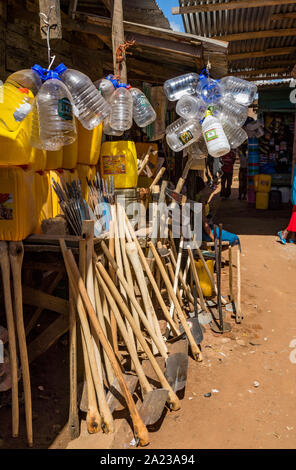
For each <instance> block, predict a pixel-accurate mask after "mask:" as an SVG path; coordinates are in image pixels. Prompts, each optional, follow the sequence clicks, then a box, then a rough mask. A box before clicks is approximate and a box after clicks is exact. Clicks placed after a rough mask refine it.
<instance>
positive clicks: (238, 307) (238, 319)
mask: <svg viewBox="0 0 296 470" xmlns="http://www.w3.org/2000/svg"><path fill="white" fill-rule="evenodd" d="M241 321H242V314H241V269H240V249H239V248H238V250H237V301H236V322H237V323H241Z"/></svg>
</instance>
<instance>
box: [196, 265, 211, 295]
mask: <svg viewBox="0 0 296 470" xmlns="http://www.w3.org/2000/svg"><path fill="white" fill-rule="evenodd" d="M194 261H195V267H196V271H197V275H198V278H199V282H200V287H201V290H202V292H203V295H204V296H205V297H212V295H213V287H212V283H211V280H210V278H209V276H208V273H207V271H206V270H205V268H204V265H203V263H202V261H201V260H194ZM206 264H207V266H208V268H209V271H210V273H211V275H212V276H213V275H214V260H212V259H209V260H206Z"/></svg>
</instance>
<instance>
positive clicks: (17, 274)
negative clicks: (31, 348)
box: [9, 242, 33, 447]
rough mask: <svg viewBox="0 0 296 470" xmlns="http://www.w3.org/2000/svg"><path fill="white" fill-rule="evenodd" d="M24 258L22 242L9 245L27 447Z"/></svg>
mask: <svg viewBox="0 0 296 470" xmlns="http://www.w3.org/2000/svg"><path fill="white" fill-rule="evenodd" d="M23 257H24V247H23V244H22V242H10V243H9V258H10V265H11V271H12V277H13V291H14V306H15V321H16V329H17V336H18V344H19V351H20V359H21V366H22V376H23V386H24V396H25V415H26V428H27V439H28V445H29V447H32V446H33V424H32V395H31V379H30V369H29V361H28V351H27V342H26V333H25V327H24V316H23V298H22V263H23Z"/></svg>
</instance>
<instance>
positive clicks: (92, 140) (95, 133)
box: [77, 121, 103, 165]
mask: <svg viewBox="0 0 296 470" xmlns="http://www.w3.org/2000/svg"><path fill="white" fill-rule="evenodd" d="M102 132H103V124H102V123H101V124H99V125H98V126H97V127H95V128H94V129H93V130H92V131H88V130H87V129H85V128H84V127H83V126H82V125H81V124H80V122H79V121H78V126H77V134H78V159H77V163H82V164H84V165H96V164H97V163H98V160H99V156H100V150H101V143H102Z"/></svg>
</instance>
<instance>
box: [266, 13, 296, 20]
mask: <svg viewBox="0 0 296 470" xmlns="http://www.w3.org/2000/svg"><path fill="white" fill-rule="evenodd" d="M295 19H296V11H291V12H288V11H287V12H286V13H274V14H273V15H270V21H282V20H295Z"/></svg>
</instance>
